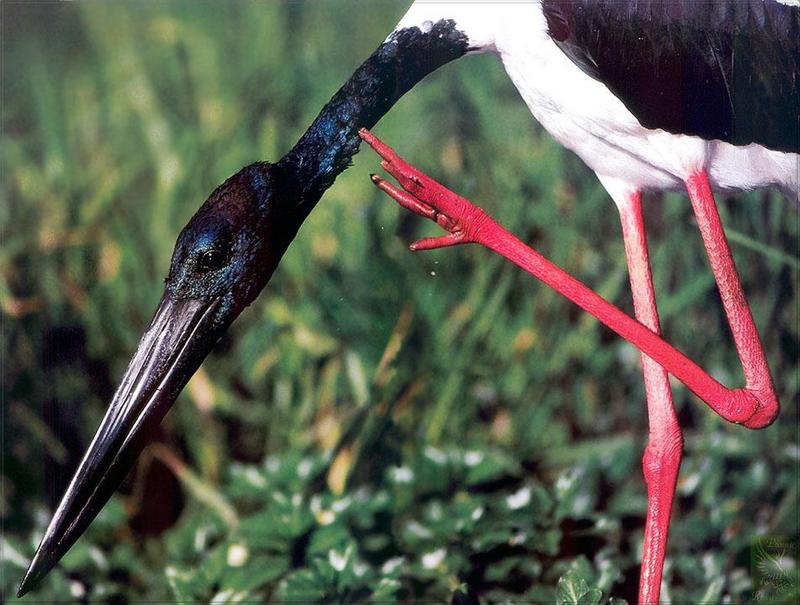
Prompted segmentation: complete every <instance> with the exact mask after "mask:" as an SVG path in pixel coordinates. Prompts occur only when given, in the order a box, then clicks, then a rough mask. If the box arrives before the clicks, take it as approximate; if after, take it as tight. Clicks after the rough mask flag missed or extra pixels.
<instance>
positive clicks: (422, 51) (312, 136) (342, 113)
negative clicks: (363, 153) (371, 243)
mask: <svg viewBox="0 0 800 605" xmlns="http://www.w3.org/2000/svg"><path fill="white" fill-rule="evenodd" d="M466 51H467V38H466V36H465V35H464V34H463V33H462V32H460V31H458V30H457V29H456V28H455V23H454V22H453V21H451V20H447V21H446V20H442V21H439V22H438V23H436V24H434V25H433V26H432V27H431V28H430V30H429V31H424V32H423V31H422V30H420V29H419V28H417V27H412V28H407V29H402V30H398V31H396V32H394V33H393V34H392V35H391V36H390V37H389V38H388V39H387V40H386V42H384V43H383V44H381V45H380V46H379V47H378V49H377V50H376V51H375V52H374V53H373V54H372V55H371V56H370V57H369V58H368V59H367V60H366V61H364V63H362V64H361V66H360V67H359V68H358V69H357V70H356V71H355V73H354V74H353V75H352V76H351V77H350V79H349V80H348V81H347V82H346V83H345V84H344V86H342V87H341V88H340V89H339V91H338V92H337V93H336V94H335V95H334V96H333V98H332V99H331V100H330V102H328V104H327V105H326V106H325V107H324V108H323V109H322V111H321V112H320V114H319V116H317V118H316V120H314V122H313V123H312V124H311V126H310V127H309V128H308V130H307V131H306V133H305V134H304V135H303V136H302V138H301V139H300V140H299V141H298V143H297V145H295V146H294V148H293V149H292V150H291V151H290V152H289V153H288V154H287V155H286V156H285V157H284V158H283V159H282V160H281V162H280V164H281V166H282V168H284V169H286V170H287V171H288V172H290V173H293V175H294V177H295V178H296V179H297V181H296V182H297V183H298V184H299V187H300V189H301V192H302V205H303V206H304V208H303V210H304V214H305V213H307V212H310V210H311V208H313V206H314V204H316V202H317V201H318V200H319V198H320V197H321V196H322V194H323V193H324V192H325V190H326V189H327V188H328V187H330V186H331V185H332V184H333V182H334V180H335V179H336V177H337V176H338V175H339V174H340V173H341V172H342V171H344V170H345V169H346V168H347V167H348V166H349V164H350V160H351V158H352V157H353V156H354V155H355V154H356V153H357V152H358V146H359V143H360V139H359V138H358V129H359V128H361V127H365V128H372V126H374V125H375V124H376V123H377V122H378V120H380V118H381V117H383V116H384V115H385V114H386V113H387V112H388V111H389V109H391V108H392V106H393V105H394V104H395V103H396V102H397V101H398V99H400V97H402V96H403V95H404V94H405V93H406V92H408V91H409V90H410V89H411V88H412V87H413V86H414V85H415V84H416V83H417V82H419V81H420V80H422V79H423V78H424V77H425V76H427V75H428V74H429V73H431V72H432V71H434V70H436V69H437V68H439V67H441V66H442V65H444V64H446V63H449V62H450V61H453V60H454V59H458V58H459V57H461V56H463V55H464V54H465V53H466Z"/></svg>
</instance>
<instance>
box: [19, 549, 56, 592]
mask: <svg viewBox="0 0 800 605" xmlns="http://www.w3.org/2000/svg"><path fill="white" fill-rule="evenodd" d="M46 538H47V535H45V538H44V539H43V540H42V544H40V545H39V548H37V549H36V553H35V554H34V555H33V559H32V560H31V563H30V565H28V570H27V571H26V572H25V575H24V576H23V578H22V582H20V583H19V588H18V589H17V598H18V599H19V598H21V597H23V596H24V595H26V594H27V593H28V592H30V591H31V590H33V588H35V587H36V585H37V584H38V583H39V582H41V581H42V579H44V577H45V576H46V575H47V574H48V573H49V572H50V570H51V569H53V567H55V564H56V563H57V562H58V558H56V557H54V556H53V553H52V551H51V550H50V549H49V548H47V546H46V545H45V544H44V543H45V541H46Z"/></svg>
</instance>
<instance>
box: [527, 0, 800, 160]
mask: <svg viewBox="0 0 800 605" xmlns="http://www.w3.org/2000/svg"><path fill="white" fill-rule="evenodd" d="M542 8H543V11H544V15H545V18H546V19H547V24H548V28H549V32H548V33H549V34H550V37H551V38H552V39H553V40H554V41H555V42H556V44H558V46H559V47H560V48H561V50H563V51H564V53H566V54H567V56H568V57H570V59H572V61H573V62H575V63H576V64H577V65H578V66H579V67H580V68H581V69H582V70H583V71H585V72H586V73H588V74H589V75H591V76H592V77H593V78H596V79H597V80H600V81H601V82H603V83H605V84H606V86H608V88H609V89H610V90H611V91H612V92H613V93H614V94H615V95H616V96H618V97H619V98H620V99H621V100H622V102H623V103H625V106H626V107H627V108H628V109H629V110H630V111H631V113H633V114H634V115H635V116H636V118H637V119H638V120H639V122H641V124H642V126H644V127H646V128H661V129H663V130H666V131H668V132H672V133H676V134H689V135H696V136H700V137H702V138H704V139H719V140H722V141H727V142H729V143H733V144H734V145H747V144H749V143H758V144H760V145H763V146H765V147H768V148H770V149H775V150H780V151H790V152H800V7H797V6H788V5H786V4H782V3H780V2H777V1H776V0H638V1H637V0H543V1H542Z"/></svg>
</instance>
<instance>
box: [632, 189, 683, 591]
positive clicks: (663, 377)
mask: <svg viewBox="0 0 800 605" xmlns="http://www.w3.org/2000/svg"><path fill="white" fill-rule="evenodd" d="M619 213H620V220H621V222H622V235H623V239H624V241H625V256H626V258H627V261H628V274H629V275H630V282H631V292H632V293H633V307H634V310H635V312H636V318H637V319H638V320H639V321H640V322H642V323H643V324H644V325H646V326H647V327H648V328H650V329H651V330H653V332H655V333H657V334H658V333H660V332H661V322H660V321H659V318H658V308H657V306H656V297H655V290H654V288H653V277H652V272H651V270H650V258H649V255H648V252H647V236H646V234H645V229H644V218H643V216H642V196H641V193H640V192H639V191H633V192H630V193H629V194H628V195H626V199H625V200H624V201H623V202H621V203H619ZM642 372H643V374H644V385H645V393H646V396H647V417H648V422H649V424H650V434H649V436H648V440H647V446H646V448H645V453H644V457H643V458H642V466H643V468H644V477H645V482H646V484H647V517H646V519H645V526H644V543H643V545H642V568H641V573H640V575H639V604H640V605H657V604H658V598H659V593H660V591H661V577H662V573H663V568H664V556H665V553H666V546H667V536H668V534H669V522H670V512H671V510H672V501H673V499H674V496H675V484H676V481H677V479H678V469H679V468H680V464H681V454H682V452H683V438H682V436H681V429H680V427H679V426H678V419H677V418H676V416H675V407H674V405H673V402H672V391H671V389H670V386H669V377H668V376H667V372H666V370H664V368H662V367H661V366H660V365H658V363H656V362H655V361H654V360H652V359H651V358H650V357H648V356H647V355H644V354H642Z"/></svg>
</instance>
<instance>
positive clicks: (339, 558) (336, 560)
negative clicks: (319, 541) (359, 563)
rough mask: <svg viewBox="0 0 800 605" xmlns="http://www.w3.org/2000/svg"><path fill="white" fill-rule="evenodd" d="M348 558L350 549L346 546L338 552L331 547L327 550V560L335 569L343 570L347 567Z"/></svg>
mask: <svg viewBox="0 0 800 605" xmlns="http://www.w3.org/2000/svg"><path fill="white" fill-rule="evenodd" d="M349 558H350V549H349V548H347V549H345V551H344V552H343V553H338V552H336V551H335V550H333V549H331V550H329V551H328V562H329V563H330V564H331V567H333V568H334V569H335V570H336V571H344V568H345V567H347V560H348V559H349Z"/></svg>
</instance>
